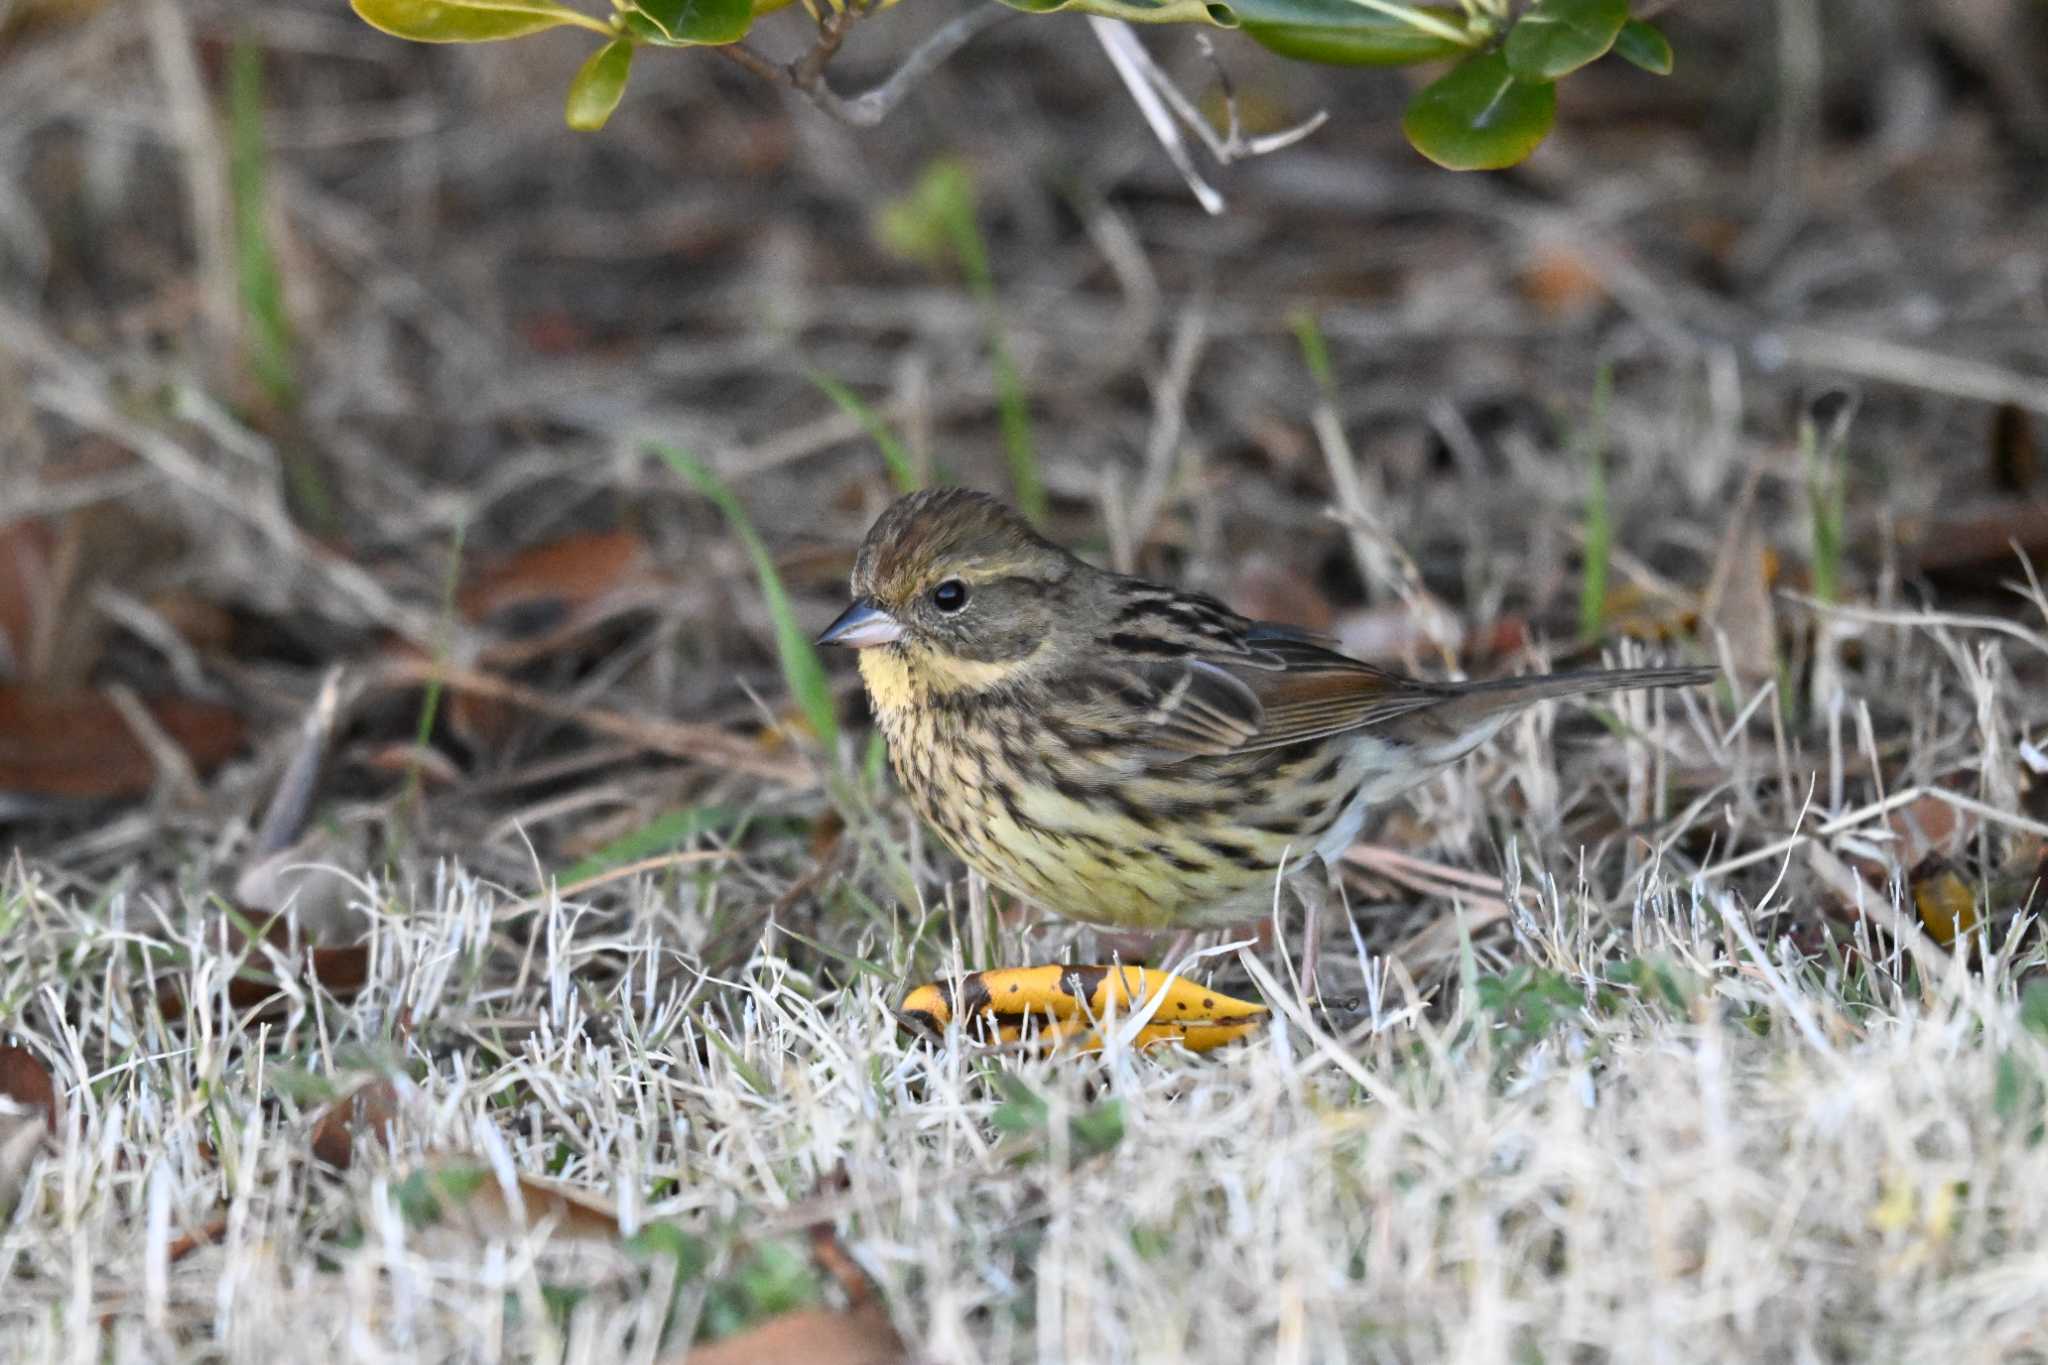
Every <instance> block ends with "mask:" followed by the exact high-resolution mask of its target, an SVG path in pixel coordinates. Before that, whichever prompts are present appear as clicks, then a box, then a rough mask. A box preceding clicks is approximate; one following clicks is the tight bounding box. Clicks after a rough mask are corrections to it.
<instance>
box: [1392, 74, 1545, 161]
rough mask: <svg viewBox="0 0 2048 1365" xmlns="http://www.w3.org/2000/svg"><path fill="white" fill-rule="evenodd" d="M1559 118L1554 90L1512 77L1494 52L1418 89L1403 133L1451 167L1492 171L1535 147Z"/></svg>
mask: <svg viewBox="0 0 2048 1365" xmlns="http://www.w3.org/2000/svg"><path fill="white" fill-rule="evenodd" d="M1556 118H1557V88H1556V87H1555V86H1553V85H1550V84H1548V83H1540V84H1538V83H1531V82H1529V81H1521V80H1517V79H1515V74H1514V73H1513V72H1512V71H1510V70H1508V62H1507V58H1505V57H1503V56H1502V55H1501V54H1500V53H1498V52H1481V53H1479V54H1477V55H1476V56H1472V57H1467V58H1466V59H1465V60H1464V61H1462V62H1459V63H1458V64H1457V65H1456V66H1454V67H1452V68H1451V69H1450V71H1449V72H1448V73H1446V74H1445V75H1444V76H1442V77H1441V78H1439V79H1438V80H1436V81H1435V82H1433V83H1431V84H1430V85H1427V86H1424V87H1423V88H1422V89H1421V90H1419V91H1417V92H1416V95H1415V98H1414V99H1412V100H1410V101H1408V112H1407V113H1405V114H1403V115H1402V116H1401V131H1402V132H1403V133H1406V134H1407V135H1408V141H1409V144H1410V145H1411V146H1413V147H1414V148H1415V150H1416V151H1418V152H1421V153H1422V154H1423V155H1424V156H1426V157H1428V158H1429V159H1430V160H1431V161H1434V162H1435V163H1436V164H1437V165H1439V166H1442V167H1445V168H1446V169H1448V170H1453V171H1495V170H1499V169H1500V168H1501V167H1503V166H1512V165H1514V164H1515V163H1516V162H1518V161H1520V160H1522V159H1523V158H1525V157H1527V156H1528V155H1529V153H1531V152H1533V151H1535V150H1536V147H1537V145H1538V144H1539V143H1541V142H1542V141H1543V139H1544V137H1545V136H1546V135H1547V134H1548V133H1549V132H1550V125H1551V123H1552V122H1554V121H1555V120H1556Z"/></svg>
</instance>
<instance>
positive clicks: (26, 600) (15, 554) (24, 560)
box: [0, 521, 57, 678]
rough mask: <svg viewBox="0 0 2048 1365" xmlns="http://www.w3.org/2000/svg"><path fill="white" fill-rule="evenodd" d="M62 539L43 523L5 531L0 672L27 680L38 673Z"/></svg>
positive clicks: (1, 539) (0, 559)
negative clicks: (40, 640) (40, 642)
mask: <svg viewBox="0 0 2048 1365" xmlns="http://www.w3.org/2000/svg"><path fill="white" fill-rule="evenodd" d="M56 546H57V537H56V535H55V534H54V533H53V532H52V531H51V530H50V528H49V525H48V524H47V523H46V522H42V521H16V522H9V523H8V524H7V525H5V526H0V671H4V674H5V676H9V677H15V678H27V677H31V676H33V675H34V674H35V673H36V672H37V671H38V668H37V664H36V656H37V655H38V653H40V652H41V651H40V650H39V648H38V645H37V639H38V637H39V635H40V634H41V632H42V628H43V623H44V622H45V621H46V620H47V619H48V617H49V613H50V598H51V593H52V586H53V572H52V562H51V561H52V559H53V557H54V555H55V553H56Z"/></svg>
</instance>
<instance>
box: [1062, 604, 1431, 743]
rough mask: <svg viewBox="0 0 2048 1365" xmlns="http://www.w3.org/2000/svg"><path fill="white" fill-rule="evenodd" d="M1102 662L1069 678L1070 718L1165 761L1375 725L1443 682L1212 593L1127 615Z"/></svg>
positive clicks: (1423, 702) (1065, 702) (1065, 703)
mask: <svg viewBox="0 0 2048 1365" xmlns="http://www.w3.org/2000/svg"><path fill="white" fill-rule="evenodd" d="M1119 624H1120V625H1122V626H1124V627H1126V628H1125V629H1121V630H1118V631H1116V632H1114V633H1112V634H1111V635H1110V636H1109V637H1107V638H1106V639H1104V640H1102V641H1101V642H1100V643H1101V644H1102V645H1103V646H1105V648H1104V649H1103V650H1102V651H1101V652H1100V653H1099V654H1098V655H1096V659H1097V660H1098V662H1097V663H1096V665H1095V666H1094V667H1092V668H1091V669H1089V670H1088V672H1087V673H1086V674H1085V675H1084V676H1081V677H1077V678H1074V679H1072V680H1071V685H1070V686H1069V687H1068V688H1067V689H1066V695H1065V696H1064V697H1062V698H1061V699H1060V701H1061V703H1062V710H1063V712H1064V713H1065V716H1066V717H1067V718H1068V719H1069V720H1070V721H1072V722H1074V723H1076V724H1077V725H1079V726H1081V727H1082V728H1084V729H1087V730H1091V731H1093V732H1095V733H1098V734H1106V733H1110V732H1114V733H1117V734H1119V735H1120V736H1121V737H1122V738H1124V739H1125V740H1126V741H1127V742H1135V743H1137V744H1141V745H1144V746H1145V747H1147V748H1149V749H1151V750H1153V751H1155V752H1157V753H1158V754H1159V755H1160V756H1161V757H1163V758H1170V759H1178V758H1193V757H1220V756H1223V755H1226V754H1236V753H1249V752H1252V751H1255V750H1260V749H1275V748H1280V747H1283V746H1285V745H1289V744H1296V743H1300V742H1301V741H1303V740H1311V739H1320V738H1323V737H1324V736H1327V735H1334V734H1340V733H1342V732H1344V731H1347V730H1357V729H1361V728H1364V727H1366V726H1371V725H1377V724H1380V723H1381V722H1384V721H1387V720H1391V719H1393V718H1394V717H1396V716H1401V715H1406V714H1407V713H1408V712H1411V711H1415V710H1418V709H1420V708H1422V707H1425V706H1429V705H1432V704H1434V703H1436V702H1439V701H1441V700H1443V699H1444V697H1445V695H1446V693H1445V691H1444V690H1443V689H1442V688H1439V687H1437V686H1434V685H1432V684H1429V683H1423V682H1418V681H1417V680H1415V679H1413V678H1407V677H1403V676H1402V675H1400V674H1398V673H1390V672H1388V671H1386V670H1385V669H1381V668H1375V667H1373V666H1372V665H1371V664H1367V663H1361V662H1359V661H1358V660H1357V659H1351V658H1347V657H1345V656H1344V655H1342V654H1339V653H1338V652H1337V651H1336V650H1334V649H1332V648H1330V646H1329V645H1328V644H1327V643H1326V642H1325V641H1324V640H1323V639H1322V637H1319V636H1315V635H1311V634H1309V633H1307V632H1306V631H1301V630H1296V629H1294V628H1293V627H1291V626H1282V625H1275V624H1270V623H1266V622H1254V621H1247V620H1245V619H1244V618H1243V617H1241V616H1238V615H1236V614H1235V613H1234V612H1231V611H1230V610H1229V609H1228V608H1226V607H1224V606H1223V605H1222V604H1221V603H1219V602H1216V601H1214V600H1213V599H1211V598H1206V597H1199V596H1196V595H1193V594H1176V595H1174V596H1173V597H1171V598H1170V599H1169V598H1165V597H1164V596H1162V597H1161V598H1160V599H1159V601H1158V604H1157V605H1156V606H1155V607H1154V608H1153V609H1152V610H1149V611H1143V612H1137V611H1133V612H1127V613H1126V614H1125V616H1124V617H1123V618H1122V619H1121V620H1120V622H1119Z"/></svg>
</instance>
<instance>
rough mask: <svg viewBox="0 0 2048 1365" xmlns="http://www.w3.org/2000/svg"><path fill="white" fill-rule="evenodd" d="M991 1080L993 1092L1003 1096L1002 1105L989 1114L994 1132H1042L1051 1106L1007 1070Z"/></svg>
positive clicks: (1050, 1111) (999, 1072)
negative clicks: (992, 1081) (994, 1086)
mask: <svg viewBox="0 0 2048 1365" xmlns="http://www.w3.org/2000/svg"><path fill="white" fill-rule="evenodd" d="M993 1079H994V1080H995V1083H996V1089H998V1090H1000V1091H1002V1093H1003V1102H1002V1103H1001V1104H999V1105H997V1106H996V1110H995V1112H994V1113H993V1114H991V1115H989V1121H990V1122H991V1123H993V1124H994V1125H995V1126H996V1128H997V1130H998V1131H1000V1132H1004V1133H1011V1134H1024V1133H1036V1132H1040V1131H1042V1130H1043V1129H1044V1128H1045V1126H1046V1123H1047V1122H1048V1121H1049V1120H1050V1119H1051V1117H1052V1106H1051V1105H1049V1104H1047V1103H1046V1102H1045V1101H1044V1100H1043V1099H1041V1098H1039V1096H1038V1095H1037V1094H1036V1093H1035V1092H1034V1091H1033V1090H1032V1089H1031V1087H1030V1086H1028V1085H1026V1084H1025V1083H1024V1082H1023V1081H1021V1080H1019V1079H1018V1078H1017V1077H1016V1076H1014V1075H1012V1074H1010V1073H1009V1072H1007V1071H998V1072H996V1073H995V1076H994V1078H993Z"/></svg>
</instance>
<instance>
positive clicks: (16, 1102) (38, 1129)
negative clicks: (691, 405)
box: [0, 1047, 57, 1218]
mask: <svg viewBox="0 0 2048 1365" xmlns="http://www.w3.org/2000/svg"><path fill="white" fill-rule="evenodd" d="M56 1131H57V1086H56V1083H55V1082H53V1081H52V1080H51V1079H50V1073H49V1070H48V1068H46V1067H45V1066H44V1065H43V1064H42V1062H41V1061H39V1060H38V1059H37V1057H36V1055H35V1054H34V1053H32V1052H30V1051H29V1050H28V1049H27V1048H23V1047H0V1218H5V1217H6V1216H7V1215H8V1214H10V1213H12V1212H13V1211H14V1205H15V1202H16V1200H18V1199H19V1198H20V1197H21V1186H22V1181H23V1180H25V1179H26V1178H27V1176H28V1172H29V1167H30V1166H31V1165H32V1164H33V1163H34V1161H35V1159H36V1153H37V1152H39V1151H41V1150H42V1149H43V1147H44V1146H45V1144H47V1143H48V1142H49V1141H50V1139H51V1137H52V1136H53V1135H54V1134H55V1133H56Z"/></svg>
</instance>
